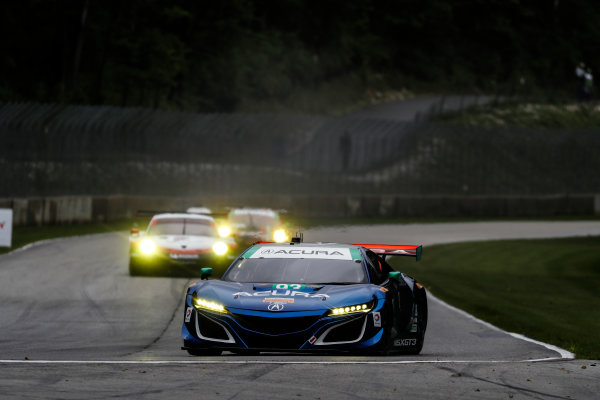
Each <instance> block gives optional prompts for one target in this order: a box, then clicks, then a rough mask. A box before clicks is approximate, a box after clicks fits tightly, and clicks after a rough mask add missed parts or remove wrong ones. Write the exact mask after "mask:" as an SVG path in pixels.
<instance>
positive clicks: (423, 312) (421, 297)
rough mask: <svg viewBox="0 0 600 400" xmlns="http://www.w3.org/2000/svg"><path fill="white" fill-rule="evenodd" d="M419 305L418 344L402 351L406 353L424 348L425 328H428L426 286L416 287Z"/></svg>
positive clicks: (418, 351) (417, 351)
mask: <svg viewBox="0 0 600 400" xmlns="http://www.w3.org/2000/svg"><path fill="white" fill-rule="evenodd" d="M416 297H417V298H416V305H417V333H416V339H417V344H416V345H414V346H412V347H409V348H407V349H405V350H403V351H402V353H404V354H411V355H416V354H419V353H420V352H421V350H422V349H423V343H424V342H425V330H426V329H427V293H426V292H425V288H424V287H421V288H420V289H416Z"/></svg>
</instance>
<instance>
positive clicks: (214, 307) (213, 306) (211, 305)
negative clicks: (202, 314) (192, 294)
mask: <svg viewBox="0 0 600 400" xmlns="http://www.w3.org/2000/svg"><path fill="white" fill-rule="evenodd" d="M194 307H196V308H200V309H203V310H208V311H214V312H218V313H223V314H227V310H226V309H225V307H224V306H223V305H222V304H219V303H215V302H214V301H208V300H205V299H197V298H194Z"/></svg>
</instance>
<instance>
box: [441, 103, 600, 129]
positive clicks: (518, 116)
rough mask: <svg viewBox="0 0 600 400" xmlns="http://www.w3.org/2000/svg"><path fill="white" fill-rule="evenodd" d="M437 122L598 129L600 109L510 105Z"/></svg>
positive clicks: (588, 105)
mask: <svg viewBox="0 0 600 400" xmlns="http://www.w3.org/2000/svg"><path fill="white" fill-rule="evenodd" d="M438 121H440V122H444V123H448V124H459V125H467V126H487V127H498V126H522V127H530V128H555V129H560V128H563V129H586V128H593V129H596V128H597V127H598V126H599V125H600V106H599V105H597V104H595V103H580V104H561V105H554V104H540V103H530V102H524V101H511V102H506V103H502V104H499V105H483V106H478V107H474V108H472V109H469V110H466V111H456V112H448V113H445V114H444V115H441V116H440V117H439V118H438Z"/></svg>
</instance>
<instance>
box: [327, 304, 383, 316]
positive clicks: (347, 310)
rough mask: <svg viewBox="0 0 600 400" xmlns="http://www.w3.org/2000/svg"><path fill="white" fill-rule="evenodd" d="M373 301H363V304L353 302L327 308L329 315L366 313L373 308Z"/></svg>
mask: <svg viewBox="0 0 600 400" xmlns="http://www.w3.org/2000/svg"><path fill="white" fill-rule="evenodd" d="M373 304H374V303H373V302H369V303H363V304H355V305H352V306H348V307H337V308H332V309H330V310H329V315H333V316H337V315H348V314H356V313H368V312H369V311H371V310H372V309H373Z"/></svg>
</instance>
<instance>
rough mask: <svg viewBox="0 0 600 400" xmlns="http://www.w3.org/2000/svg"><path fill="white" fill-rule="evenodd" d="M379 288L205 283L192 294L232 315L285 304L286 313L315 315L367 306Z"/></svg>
mask: <svg viewBox="0 0 600 400" xmlns="http://www.w3.org/2000/svg"><path fill="white" fill-rule="evenodd" d="M378 291H379V287H378V286H375V285H371V284H351V285H323V284H307V285H294V284H289V285H286V284H273V283H237V282H227V281H212V280H211V281H206V282H203V283H200V284H198V285H196V286H195V287H194V288H192V289H191V290H190V292H189V293H190V294H193V295H194V296H196V297H199V298H203V299H206V300H209V301H215V302H218V303H220V304H222V305H224V306H225V307H226V308H227V309H229V310H230V311H234V312H235V311H240V310H253V311H266V310H267V309H268V306H269V304H273V303H277V304H283V305H284V309H285V311H314V310H326V309H330V308H336V307H343V306H348V305H354V304H362V303H368V302H370V301H371V300H373V299H375V298H376V297H377V292H378Z"/></svg>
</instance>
